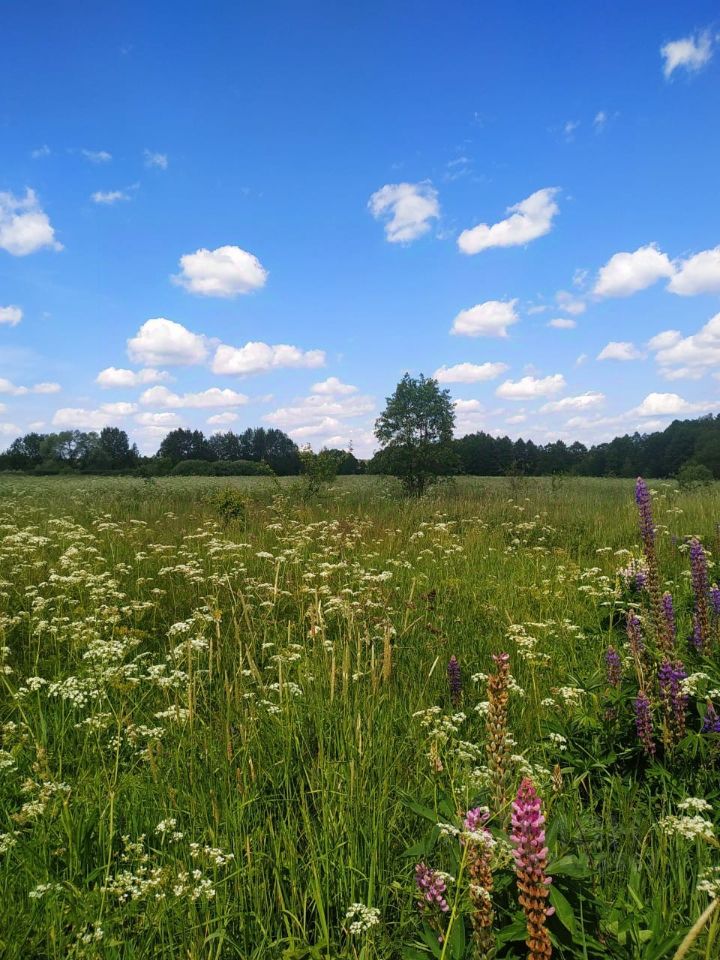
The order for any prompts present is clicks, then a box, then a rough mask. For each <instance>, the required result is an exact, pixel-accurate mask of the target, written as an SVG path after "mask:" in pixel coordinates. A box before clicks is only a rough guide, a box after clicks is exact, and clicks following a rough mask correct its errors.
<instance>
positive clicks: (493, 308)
mask: <svg viewBox="0 0 720 960" xmlns="http://www.w3.org/2000/svg"><path fill="white" fill-rule="evenodd" d="M516 303H517V299H515V300H486V301H485V302H484V303H478V304H476V305H475V306H474V307H470V308H469V309H467V310H461V311H460V313H459V314H458V315H457V316H456V317H455V319H454V320H453V325H452V329H451V331H450V332H451V333H454V334H457V335H459V336H466V337H507V335H508V334H507V328H508V327H510V326H512V324H514V323H517V322H518V320H519V319H520V318H519V317H518V315H517V313H516V311H515V305H516Z"/></svg>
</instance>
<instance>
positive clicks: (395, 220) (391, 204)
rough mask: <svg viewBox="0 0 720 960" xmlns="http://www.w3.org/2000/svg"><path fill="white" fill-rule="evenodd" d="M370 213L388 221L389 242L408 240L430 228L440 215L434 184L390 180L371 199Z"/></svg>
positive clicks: (386, 222)
mask: <svg viewBox="0 0 720 960" xmlns="http://www.w3.org/2000/svg"><path fill="white" fill-rule="evenodd" d="M368 208H369V210H370V213H371V214H372V215H373V216H374V217H375V219H376V220H384V221H385V237H386V239H387V240H388V242H389V243H409V242H410V241H411V240H417V238H418V237H421V236H422V235H423V234H425V233H427V232H428V230H429V229H430V221H431V220H437V218H438V217H439V216H440V204H439V203H438V193H437V190H436V189H435V187H433V185H432V184H431V183H429V182H427V181H423V182H422V183H387V184H385V186H384V187H381V188H380V189H379V190H376V191H375V193H374V194H373V195H372V196H371V197H370V199H369V200H368Z"/></svg>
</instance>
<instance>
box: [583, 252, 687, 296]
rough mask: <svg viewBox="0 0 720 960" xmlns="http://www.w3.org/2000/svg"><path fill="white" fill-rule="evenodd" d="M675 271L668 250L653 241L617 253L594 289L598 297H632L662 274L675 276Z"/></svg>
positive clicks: (602, 271)
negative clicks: (663, 250) (663, 249)
mask: <svg viewBox="0 0 720 960" xmlns="http://www.w3.org/2000/svg"><path fill="white" fill-rule="evenodd" d="M673 272H674V271H673V265H672V264H671V263H670V260H669V258H668V256H667V254H664V253H663V252H662V251H661V250H659V249H658V248H657V246H656V244H654V243H649V244H647V245H646V246H644V247H638V249H637V250H635V251H633V252H632V253H628V252H625V251H623V252H621V253H615V254H613V256H612V257H610V259H609V260H608V262H607V263H606V264H605V266H604V267H602V268H601V270H600V272H599V273H598V276H597V281H596V282H595V287H594V288H593V293H594V294H595V295H596V296H598V297H629V296H630V294H632V293H637V291H638V290H644V289H645V288H646V287H649V286H651V285H652V284H653V283H655V282H656V281H657V280H659V279H660V278H661V277H671V276H672V275H673Z"/></svg>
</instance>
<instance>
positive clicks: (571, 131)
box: [563, 120, 580, 143]
mask: <svg viewBox="0 0 720 960" xmlns="http://www.w3.org/2000/svg"><path fill="white" fill-rule="evenodd" d="M579 126H580V121H579V120H568V121H567V122H566V123H565V126H564V127H563V133H564V134H565V139H566V140H567V141H568V143H571V142H572V141H573V140H574V139H575V131H576V130H577V128H578V127H579Z"/></svg>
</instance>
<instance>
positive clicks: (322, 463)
mask: <svg viewBox="0 0 720 960" xmlns="http://www.w3.org/2000/svg"><path fill="white" fill-rule="evenodd" d="M346 456H347V454H346V453H345V451H344V450H328V449H326V448H324V447H323V449H322V450H321V451H320V453H313V451H312V450H311V449H310V447H305V448H304V449H302V450H301V451H300V465H301V483H302V487H301V489H302V495H303V497H304V498H305V499H313V498H315V497H317V496H318V494H319V493H321V492H322V491H323V490H325V489H326V488H327V487H329V486H330V484H331V483H332V482H333V480H334V479H335V478H336V477H337V475H338V471H339V470H340V467H341V466H342V464H343V463H344V462H345V458H346Z"/></svg>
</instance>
